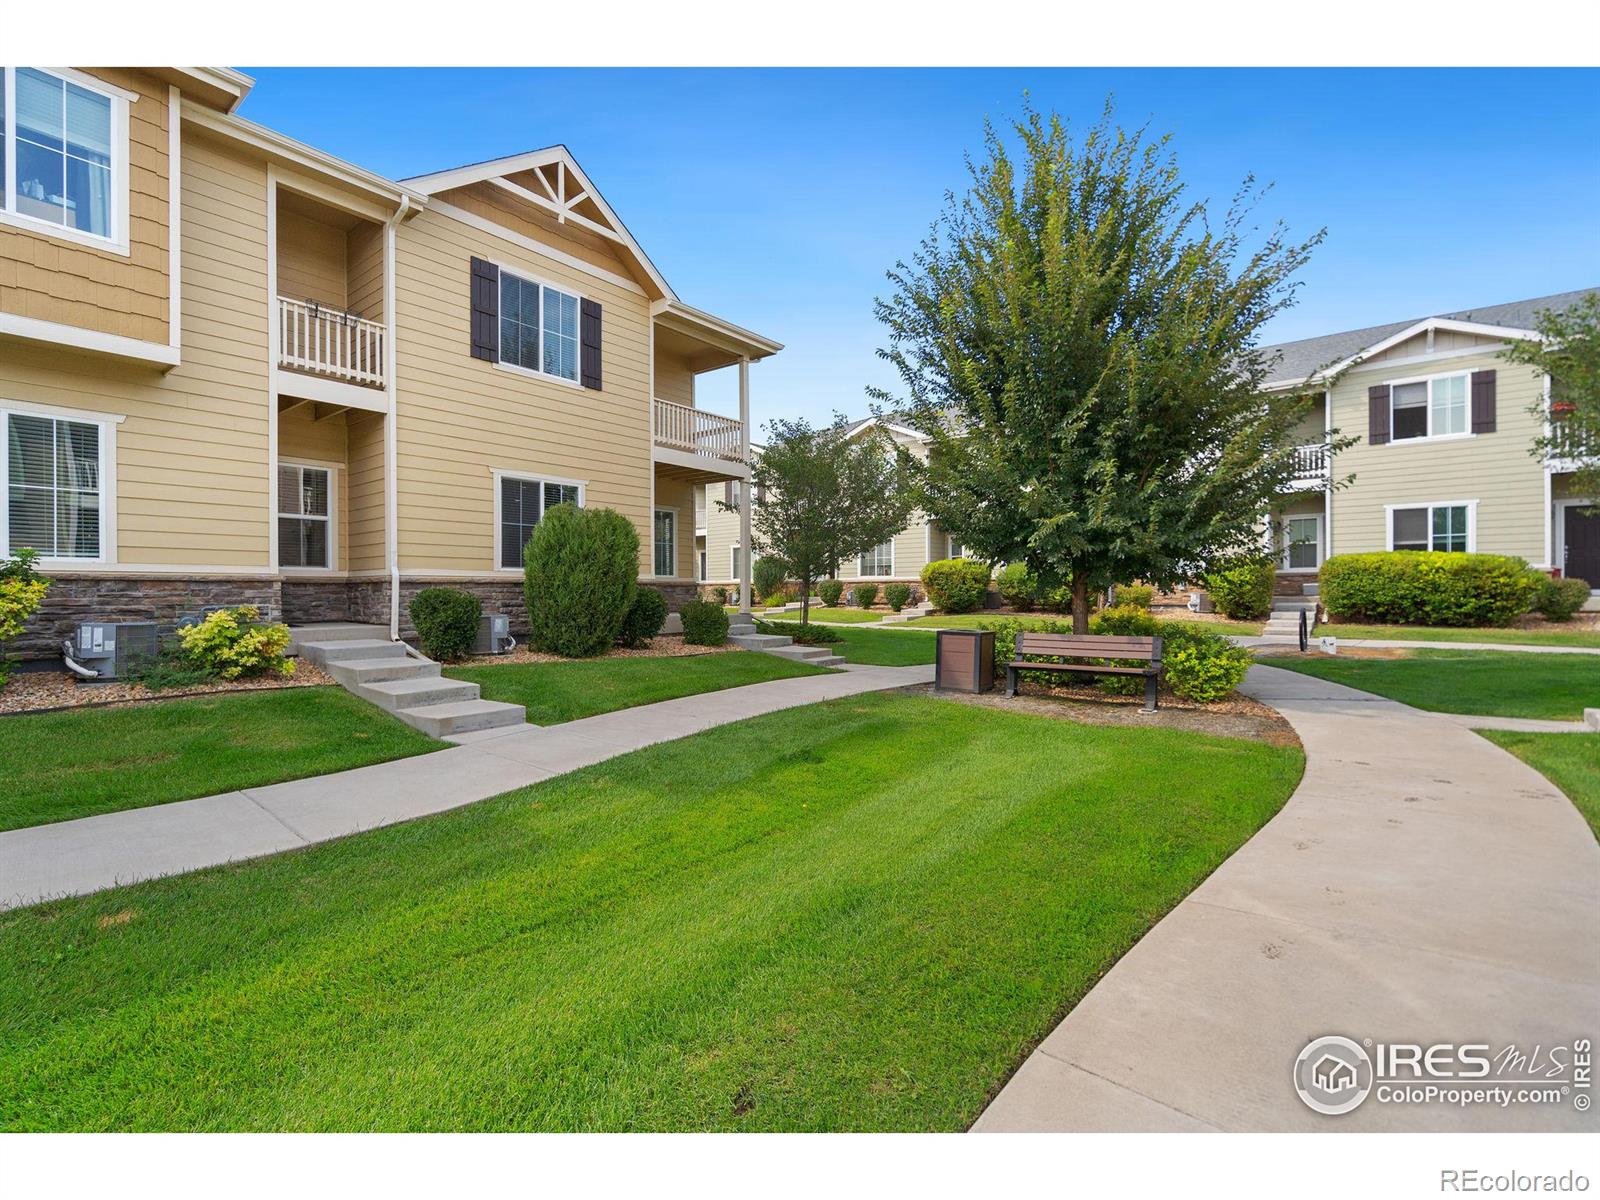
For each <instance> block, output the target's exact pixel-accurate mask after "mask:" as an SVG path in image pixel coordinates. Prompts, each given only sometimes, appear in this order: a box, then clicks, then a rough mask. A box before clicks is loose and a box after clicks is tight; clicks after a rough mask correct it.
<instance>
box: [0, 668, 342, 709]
mask: <svg viewBox="0 0 1600 1200" xmlns="http://www.w3.org/2000/svg"><path fill="white" fill-rule="evenodd" d="M332 682H333V679H332V678H330V677H329V676H328V675H326V674H324V673H323V671H322V670H321V669H319V668H318V667H317V666H316V665H315V664H313V663H309V662H307V661H306V660H305V659H303V658H302V659H296V660H295V670H294V674H293V675H289V676H283V675H263V676H259V677H258V678H255V679H236V680H221V679H219V680H218V681H217V682H215V683H204V684H199V685H196V686H193V687H184V688H175V689H173V690H172V691H166V692H153V691H151V690H150V689H149V688H147V687H145V686H144V685H143V684H140V683H85V682H83V681H81V680H79V679H78V677H77V676H76V675H73V674H72V673H70V672H68V671H18V672H17V673H15V674H14V675H12V676H11V679H10V681H9V682H8V683H7V684H6V685H5V686H4V687H3V688H0V716H10V715H14V714H16V713H36V712H54V711H56V710H58V709H65V708H105V707H107V706H109V705H114V704H148V703H150V702H152V701H160V700H181V699H184V698H186V697H194V696H216V695H223V694H227V693H232V692H275V691H281V690H283V689H285V688H302V687H326V686H328V685H329V684H331V683H332Z"/></svg>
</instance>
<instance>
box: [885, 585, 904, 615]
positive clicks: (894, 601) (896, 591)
mask: <svg viewBox="0 0 1600 1200" xmlns="http://www.w3.org/2000/svg"><path fill="white" fill-rule="evenodd" d="M909 599H911V585H910V584H908V583H891V584H889V585H888V586H887V587H885V588H884V589H883V600H884V603H885V604H887V605H888V606H889V607H890V608H892V609H893V610H894V611H895V612H899V611H900V610H901V609H902V608H904V607H905V606H906V601H907V600H909Z"/></svg>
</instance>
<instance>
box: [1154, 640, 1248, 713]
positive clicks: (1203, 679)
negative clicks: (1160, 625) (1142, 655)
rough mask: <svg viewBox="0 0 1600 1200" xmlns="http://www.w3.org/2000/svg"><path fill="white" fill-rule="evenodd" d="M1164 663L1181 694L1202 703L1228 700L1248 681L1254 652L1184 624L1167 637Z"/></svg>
mask: <svg viewBox="0 0 1600 1200" xmlns="http://www.w3.org/2000/svg"><path fill="white" fill-rule="evenodd" d="M1161 666H1162V671H1163V673H1164V674H1165V675H1166V677H1167V686H1169V687H1170V688H1171V689H1172V690H1173V691H1174V692H1176V693H1177V694H1178V695H1180V696H1182V697H1184V699H1186V700H1193V701H1196V702H1197V703H1200V704H1215V703H1216V702H1217V701H1219V700H1226V699H1227V698H1228V697H1229V696H1230V695H1232V694H1233V689H1234V688H1236V687H1238V686H1239V684H1240V683H1242V682H1243V681H1244V674H1245V672H1246V671H1248V670H1249V669H1250V653H1249V651H1247V650H1245V649H1244V648H1243V647H1241V646H1235V645H1234V644H1233V643H1232V642H1230V641H1229V640H1228V639H1227V638H1225V637H1223V636H1221V635H1220V634H1215V633H1205V632H1202V631H1200V630H1198V629H1195V628H1193V627H1183V629H1182V631H1181V632H1179V631H1178V630H1173V631H1172V632H1171V633H1169V634H1167V635H1166V636H1165V637H1164V638H1163V644H1162V650H1161Z"/></svg>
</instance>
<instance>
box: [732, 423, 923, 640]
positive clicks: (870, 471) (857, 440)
mask: <svg viewBox="0 0 1600 1200" xmlns="http://www.w3.org/2000/svg"><path fill="white" fill-rule="evenodd" d="M767 431H768V439H767V444H766V448H765V449H763V450H762V451H761V453H760V455H759V456H758V457H757V459H756V461H755V463H754V465H753V467H752V470H751V485H752V486H753V488H754V489H755V490H756V491H757V493H758V494H760V493H764V494H765V497H766V501H765V503H762V504H757V505H756V506H755V507H754V508H753V509H752V510H751V513H750V536H751V541H753V542H754V543H755V549H756V552H757V553H759V554H764V555H767V556H768V557H770V558H775V559H777V560H778V561H779V562H781V563H782V564H783V567H784V571H785V573H786V574H787V575H788V577H789V578H791V579H797V580H799V581H800V585H801V591H800V620H801V622H802V623H804V622H806V621H809V620H810V618H811V588H812V585H813V584H815V583H816V582H817V581H818V580H820V579H826V578H827V577H828V576H829V575H832V574H833V573H834V572H836V571H837V570H838V569H839V563H840V562H842V561H844V560H845V559H848V558H850V557H852V556H853V555H857V554H862V553H865V552H866V551H867V550H870V549H871V548H872V547H873V546H876V545H879V544H881V543H882V542H885V541H887V540H888V539H889V538H891V537H893V536H894V535H895V534H897V533H899V532H900V531H901V530H902V529H904V528H905V527H906V523H907V522H908V521H909V520H910V517H911V505H912V499H911V486H910V482H911V481H910V469H909V462H910V460H909V458H908V457H907V456H906V455H905V454H904V453H901V452H897V451H896V448H895V446H894V443H893V442H892V441H891V440H890V439H889V437H888V436H887V435H886V434H884V433H883V432H882V430H880V429H877V428H867V429H864V430H858V431H856V432H855V433H854V434H853V435H852V433H851V429H850V426H849V425H848V424H846V422H845V421H844V419H843V418H842V417H841V418H839V419H837V420H836V421H835V422H834V423H833V424H832V425H831V426H828V427H825V428H822V429H814V428H812V427H811V425H810V424H809V423H808V422H807V421H804V420H798V421H773V422H771V423H770V424H768V426H767ZM717 503H718V505H719V507H722V508H728V507H730V506H728V505H726V504H723V503H722V502H721V501H718V502H717Z"/></svg>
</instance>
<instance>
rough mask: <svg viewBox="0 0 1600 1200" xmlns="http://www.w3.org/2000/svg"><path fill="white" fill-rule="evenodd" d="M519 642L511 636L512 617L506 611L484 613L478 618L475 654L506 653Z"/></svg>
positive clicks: (473, 644) (473, 645)
mask: <svg viewBox="0 0 1600 1200" xmlns="http://www.w3.org/2000/svg"><path fill="white" fill-rule="evenodd" d="M516 644H517V639H516V638H514V637H512V636H511V618H510V617H509V616H507V615H506V614H505V613H484V614H483V616H482V617H480V618H479V619H478V639H477V641H475V642H473V643H472V652H473V653H474V654H504V653H505V652H506V651H508V650H510V649H511V648H512V647H514V646H515V645H516Z"/></svg>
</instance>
